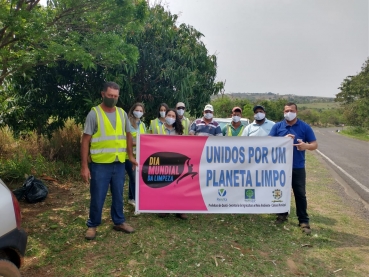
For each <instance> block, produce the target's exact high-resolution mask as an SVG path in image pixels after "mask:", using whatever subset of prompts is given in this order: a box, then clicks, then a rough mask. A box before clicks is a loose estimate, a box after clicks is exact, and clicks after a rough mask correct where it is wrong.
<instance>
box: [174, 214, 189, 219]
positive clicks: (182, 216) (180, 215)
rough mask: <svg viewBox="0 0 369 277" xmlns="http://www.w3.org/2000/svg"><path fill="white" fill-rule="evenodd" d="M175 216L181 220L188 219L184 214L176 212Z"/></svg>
mask: <svg viewBox="0 0 369 277" xmlns="http://www.w3.org/2000/svg"><path fill="white" fill-rule="evenodd" d="M176 217H178V218H180V219H183V220H186V219H188V216H187V215H186V214H176Z"/></svg>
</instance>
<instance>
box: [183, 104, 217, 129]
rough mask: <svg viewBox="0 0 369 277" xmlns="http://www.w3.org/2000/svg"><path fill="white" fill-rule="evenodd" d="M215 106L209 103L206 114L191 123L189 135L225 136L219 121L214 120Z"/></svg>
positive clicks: (205, 110) (205, 109)
mask: <svg viewBox="0 0 369 277" xmlns="http://www.w3.org/2000/svg"><path fill="white" fill-rule="evenodd" d="M213 114H214V108H213V106H212V105H210V104H207V105H206V106H205V108H204V116H203V117H202V118H199V119H196V120H195V121H194V122H193V123H192V124H191V129H190V132H189V135H192V136H194V135H195V136H223V134H222V130H221V129H220V126H219V123H218V122H216V121H214V120H213Z"/></svg>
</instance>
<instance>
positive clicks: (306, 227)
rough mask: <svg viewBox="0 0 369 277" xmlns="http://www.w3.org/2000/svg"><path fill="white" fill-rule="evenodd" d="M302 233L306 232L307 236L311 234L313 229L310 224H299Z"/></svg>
mask: <svg viewBox="0 0 369 277" xmlns="http://www.w3.org/2000/svg"><path fill="white" fill-rule="evenodd" d="M299 226H300V228H301V231H302V232H304V233H305V234H307V235H310V234H311V229H310V225H309V223H300V224H299Z"/></svg>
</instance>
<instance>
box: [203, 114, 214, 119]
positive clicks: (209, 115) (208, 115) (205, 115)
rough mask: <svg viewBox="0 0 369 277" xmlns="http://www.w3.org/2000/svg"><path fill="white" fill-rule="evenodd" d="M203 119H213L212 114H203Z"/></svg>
mask: <svg viewBox="0 0 369 277" xmlns="http://www.w3.org/2000/svg"><path fill="white" fill-rule="evenodd" d="M204 117H205V118H206V119H212V118H213V114H212V113H206V114H204Z"/></svg>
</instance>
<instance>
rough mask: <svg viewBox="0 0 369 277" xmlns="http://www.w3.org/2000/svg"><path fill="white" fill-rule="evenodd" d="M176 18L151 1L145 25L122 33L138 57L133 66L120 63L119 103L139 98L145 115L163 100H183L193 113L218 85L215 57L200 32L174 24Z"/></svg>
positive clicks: (153, 114) (152, 112) (172, 102)
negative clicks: (137, 31)
mask: <svg viewBox="0 0 369 277" xmlns="http://www.w3.org/2000/svg"><path fill="white" fill-rule="evenodd" d="M176 21H177V15H172V14H171V13H170V12H167V11H165V10H164V8H163V7H161V6H159V5H156V6H154V7H151V8H150V10H149V16H148V18H147V20H146V22H145V27H144V31H143V32H140V33H133V34H131V35H129V36H128V37H127V40H128V42H129V43H132V44H134V45H135V46H137V48H138V50H139V53H140V58H139V60H138V64H137V67H136V69H135V70H134V71H132V70H131V69H129V68H128V69H126V68H123V69H124V73H125V75H124V76H123V83H124V87H123V90H124V95H123V102H124V103H125V105H126V106H124V107H125V109H128V108H129V106H130V105H132V104H133V103H134V102H144V103H145V106H146V118H147V119H152V118H155V117H156V116H157V109H158V106H159V104H160V103H162V102H166V103H167V104H168V105H169V106H170V107H174V105H175V104H176V103H177V102H179V101H181V102H184V103H185V104H186V107H187V111H188V112H190V114H192V115H197V116H198V115H200V113H201V110H202V108H201V107H203V106H204V105H205V104H206V103H207V102H209V101H210V96H211V95H214V94H216V93H217V92H218V91H219V90H220V89H221V87H222V86H221V83H214V80H215V76H216V66H217V64H216V57H215V56H214V55H208V52H207V49H206V47H205V45H204V43H203V42H202V41H201V37H202V36H203V35H202V34H201V33H200V32H199V31H197V30H196V29H194V28H193V27H191V26H188V25H186V24H181V25H180V26H177V25H176V23H177V22H176Z"/></svg>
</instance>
